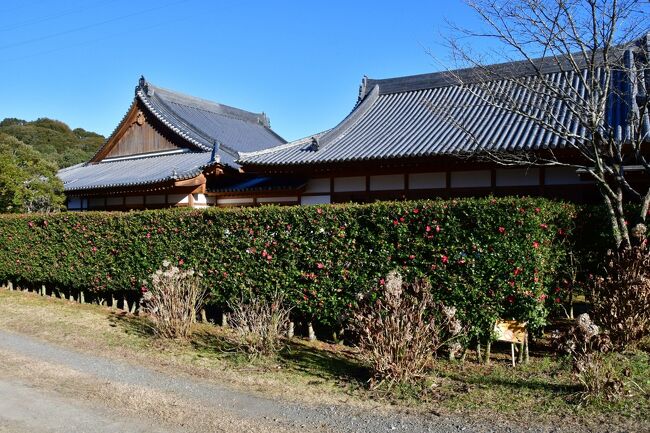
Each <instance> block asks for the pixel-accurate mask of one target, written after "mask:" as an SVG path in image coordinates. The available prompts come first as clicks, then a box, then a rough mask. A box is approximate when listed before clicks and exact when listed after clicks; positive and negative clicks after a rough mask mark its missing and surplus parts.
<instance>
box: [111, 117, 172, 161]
mask: <svg viewBox="0 0 650 433" xmlns="http://www.w3.org/2000/svg"><path fill="white" fill-rule="evenodd" d="M176 149H179V147H178V146H176V145H175V144H174V143H172V142H171V141H170V140H169V139H167V138H166V137H164V136H163V135H161V134H160V133H159V132H158V131H156V130H155V129H154V128H153V127H152V126H151V125H150V124H149V123H148V122H144V123H143V124H142V125H140V124H139V123H138V122H134V123H132V124H131V126H130V127H129V128H128V129H127V130H126V131H125V132H124V135H122V136H121V137H120V138H119V139H118V141H117V143H115V145H114V146H113V148H112V149H111V150H110V151H109V152H108V154H107V155H106V157H107V158H111V157H117V156H128V155H138V154H141V153H150V152H160V151H165V150H176Z"/></svg>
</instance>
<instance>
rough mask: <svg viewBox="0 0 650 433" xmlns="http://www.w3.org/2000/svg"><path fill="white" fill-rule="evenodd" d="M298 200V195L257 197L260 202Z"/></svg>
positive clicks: (292, 201) (291, 201)
mask: <svg viewBox="0 0 650 433" xmlns="http://www.w3.org/2000/svg"><path fill="white" fill-rule="evenodd" d="M297 201H298V197H296V196H293V197H259V198H258V199H257V202H258V203H288V202H290V203H295V202H297Z"/></svg>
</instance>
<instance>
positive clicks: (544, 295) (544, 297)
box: [539, 293, 548, 301]
mask: <svg viewBox="0 0 650 433" xmlns="http://www.w3.org/2000/svg"><path fill="white" fill-rule="evenodd" d="M546 298H548V296H547V295H546V294H545V293H542V294H541V295H539V300H540V301H544V300H545V299H546Z"/></svg>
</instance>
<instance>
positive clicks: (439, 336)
mask: <svg viewBox="0 0 650 433" xmlns="http://www.w3.org/2000/svg"><path fill="white" fill-rule="evenodd" d="M377 295H378V298H377V299H376V300H374V301H373V300H369V299H367V300H366V302H365V303H362V305H361V307H360V308H359V310H357V311H356V312H354V313H353V315H352V318H351V327H352V330H353V331H354V332H355V333H356V334H358V336H359V342H358V346H359V348H360V349H361V354H362V357H363V358H364V360H365V361H366V362H367V363H368V364H369V365H370V368H371V370H372V373H373V381H372V383H371V385H372V386H377V385H379V384H382V383H388V384H389V385H392V384H395V383H408V382H413V381H415V380H417V379H418V378H421V377H422V376H423V375H424V373H425V372H426V370H427V369H428V367H430V365H431V362H432V356H435V354H436V352H437V351H438V349H440V347H442V346H443V345H444V344H445V343H446V342H447V340H446V338H447V336H448V334H449V331H448V330H449V329H450V320H451V319H450V316H451V317H455V311H454V314H451V313H452V311H451V310H449V311H448V313H449V314H448V315H445V314H443V313H442V312H443V310H444V307H443V306H442V305H441V304H439V303H438V302H436V301H435V300H434V299H433V296H432V295H431V290H430V286H429V283H428V282H427V281H425V280H419V281H416V282H415V283H413V284H405V283H404V282H403V280H402V277H401V275H400V274H399V273H398V272H395V271H393V272H391V273H389V274H388V276H387V277H386V283H385V285H384V287H382V288H380V289H379V292H378V293H377ZM452 327H453V326H452Z"/></svg>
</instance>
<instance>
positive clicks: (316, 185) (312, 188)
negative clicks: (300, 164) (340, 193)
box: [305, 177, 330, 192]
mask: <svg viewBox="0 0 650 433" xmlns="http://www.w3.org/2000/svg"><path fill="white" fill-rule="evenodd" d="M305 192H330V178H329V177H322V178H315V179H309V180H308V181H307V186H306V188H305Z"/></svg>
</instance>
